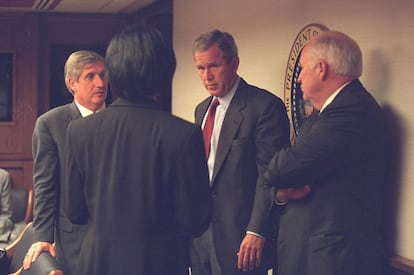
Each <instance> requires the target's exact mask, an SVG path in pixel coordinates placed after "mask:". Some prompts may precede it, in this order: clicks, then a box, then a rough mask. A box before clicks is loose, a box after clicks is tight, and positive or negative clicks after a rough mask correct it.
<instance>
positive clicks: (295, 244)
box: [264, 31, 387, 275]
mask: <svg viewBox="0 0 414 275" xmlns="http://www.w3.org/2000/svg"><path fill="white" fill-rule="evenodd" d="M300 65H301V67H302V69H301V72H300V74H299V78H298V81H299V83H300V85H301V88H302V91H303V99H304V100H309V101H310V102H311V103H312V105H313V106H314V108H315V109H316V110H318V111H319V112H314V113H313V114H312V115H311V116H310V117H309V118H307V119H306V121H305V122H304V123H303V125H302V126H301V128H300V131H299V134H298V136H297V138H296V142H295V144H293V145H292V146H291V147H290V148H286V149H283V150H281V151H279V152H277V153H276V154H275V155H274V157H273V159H272V161H271V162H270V164H269V167H268V171H266V172H265V173H264V187H267V188H268V187H270V186H271V187H275V188H276V189H277V190H278V191H277V192H276V194H275V199H276V201H277V202H278V204H285V205H284V206H281V207H283V208H284V209H283V211H282V214H281V216H280V224H279V236H278V251H277V255H278V264H279V265H278V274H283V275H303V274H307V275H332V274H335V275H350V274H352V275H382V274H384V264H385V263H386V258H385V249H384V242H383V239H382V237H383V236H382V232H381V231H382V230H381V225H382V221H381V216H382V214H383V188H384V179H385V178H386V177H385V176H386V174H385V173H386V168H387V164H386V160H387V152H386V148H387V131H386V125H385V119H384V116H383V113H382V110H381V108H380V106H379V105H378V104H377V102H376V101H375V99H374V98H373V97H372V95H371V94H370V93H368V91H367V90H366V89H365V88H364V87H363V85H362V84H361V82H360V81H359V79H358V77H360V75H361V73H362V53H361V50H360V48H359V46H358V45H357V43H356V42H355V41H354V40H352V39H351V38H350V37H348V36H347V35H345V34H344V33H341V32H336V31H325V32H321V33H320V34H318V35H317V36H315V37H314V38H312V39H311V40H310V41H309V42H308V44H307V45H306V46H305V48H304V49H303V51H302V53H301V56H300Z"/></svg>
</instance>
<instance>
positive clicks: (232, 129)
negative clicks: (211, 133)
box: [212, 80, 247, 185]
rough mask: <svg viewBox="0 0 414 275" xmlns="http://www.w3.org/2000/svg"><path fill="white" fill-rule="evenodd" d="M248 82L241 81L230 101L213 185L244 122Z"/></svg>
mask: <svg viewBox="0 0 414 275" xmlns="http://www.w3.org/2000/svg"><path fill="white" fill-rule="evenodd" d="M246 85H247V83H246V82H244V81H243V80H241V81H240V84H239V87H238V88H237V90H236V93H235V94H234V96H233V99H232V100H231V102H230V105H229V107H228V109H227V112H226V115H225V117H224V121H223V125H222V127H221V131H220V138H219V142H218V145H217V152H216V160H215V162H214V171H213V177H212V185H213V184H214V182H215V179H216V176H217V174H218V172H219V171H220V169H221V167H222V166H223V163H224V160H225V159H226V156H227V154H228V152H229V150H230V147H231V144H232V143H233V140H234V139H235V137H236V136H237V132H238V130H239V127H240V124H241V123H242V122H243V114H242V110H243V109H244V108H246V105H247V100H246V93H244V92H243V91H244V90H245V87H246Z"/></svg>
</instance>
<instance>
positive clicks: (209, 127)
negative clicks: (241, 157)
mask: <svg viewBox="0 0 414 275" xmlns="http://www.w3.org/2000/svg"><path fill="white" fill-rule="evenodd" d="M217 105H219V101H218V99H217V98H215V99H214V100H213V102H212V103H211V104H210V108H209V110H208V114H207V118H206V121H205V122H204V128H203V138H204V149H205V151H206V157H207V159H208V155H209V153H210V140H211V134H212V133H213V127H214V117H215V116H216V108H217Z"/></svg>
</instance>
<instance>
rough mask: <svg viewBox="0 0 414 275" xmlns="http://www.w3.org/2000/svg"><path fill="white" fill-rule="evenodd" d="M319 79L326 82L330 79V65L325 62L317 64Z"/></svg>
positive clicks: (321, 61)
mask: <svg viewBox="0 0 414 275" xmlns="http://www.w3.org/2000/svg"><path fill="white" fill-rule="evenodd" d="M317 69H318V73H319V77H320V79H321V80H322V81H325V80H326V78H327V77H328V71H329V65H328V63H326V62H325V61H324V60H320V61H319V62H318V64H317Z"/></svg>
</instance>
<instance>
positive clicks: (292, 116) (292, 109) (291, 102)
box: [284, 24, 328, 143]
mask: <svg viewBox="0 0 414 275" xmlns="http://www.w3.org/2000/svg"><path fill="white" fill-rule="evenodd" d="M325 30H328V28H327V27H326V26H324V25H321V24H309V25H307V26H305V27H304V28H303V29H302V30H301V31H300V32H299V34H298V35H297V36H296V39H295V41H294V42H293V45H292V48H291V50H290V54H289V59H288V62H287V66H286V75H285V89H284V90H285V92H284V98H285V105H286V109H287V113H288V117H289V121H290V141H291V142H292V143H293V142H294V140H295V137H296V136H297V134H298V131H299V128H300V126H301V125H302V121H303V119H304V118H305V117H307V116H308V115H310V114H311V113H312V112H313V106H312V104H310V103H309V102H305V101H304V100H303V98H302V90H301V89H300V85H299V83H298V77H299V73H300V70H301V68H300V66H299V58H300V54H301V52H302V49H303V48H304V47H305V45H306V43H307V42H308V41H309V40H310V39H311V38H312V37H314V36H315V35H317V34H318V33H319V32H321V31H325Z"/></svg>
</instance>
